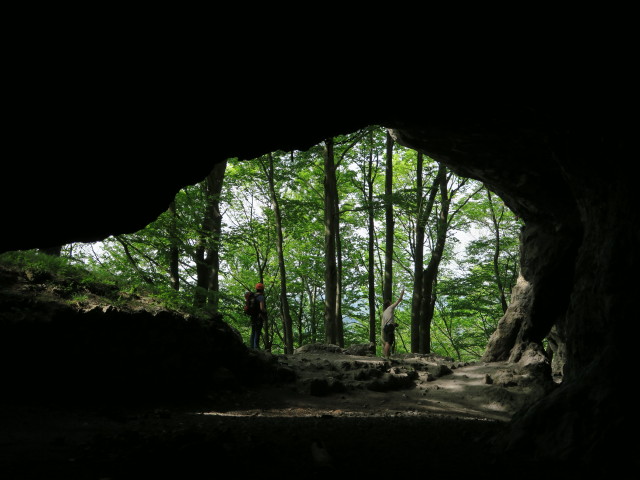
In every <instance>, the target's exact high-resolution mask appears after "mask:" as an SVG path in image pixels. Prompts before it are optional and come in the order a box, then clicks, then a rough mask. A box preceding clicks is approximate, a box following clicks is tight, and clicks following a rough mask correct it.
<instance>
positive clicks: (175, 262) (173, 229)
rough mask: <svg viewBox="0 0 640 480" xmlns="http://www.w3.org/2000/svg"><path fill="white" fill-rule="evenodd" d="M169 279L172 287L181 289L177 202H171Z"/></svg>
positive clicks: (176, 289)
mask: <svg viewBox="0 0 640 480" xmlns="http://www.w3.org/2000/svg"><path fill="white" fill-rule="evenodd" d="M169 215H170V219H169V281H170V282H171V288H173V289H174V290H175V291H176V292H177V291H178V290H180V270H179V266H180V249H179V248H178V226H177V216H178V213H177V211H176V202H175V200H174V201H173V202H171V203H170V204H169Z"/></svg>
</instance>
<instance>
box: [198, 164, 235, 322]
mask: <svg viewBox="0 0 640 480" xmlns="http://www.w3.org/2000/svg"><path fill="white" fill-rule="evenodd" d="M226 168H227V162H226V161H224V162H219V163H217V164H216V165H215V167H214V168H213V170H212V171H211V172H210V173H209V175H207V178H206V179H205V180H204V182H203V183H202V188H203V190H204V195H205V212H204V215H203V219H202V226H201V227H200V234H199V238H198V243H197V245H196V248H195V262H196V289H195V294H194V305H195V306H196V307H200V308H204V307H205V306H206V305H207V304H209V307H210V309H211V311H213V312H215V311H217V306H218V271H219V257H218V250H219V246H220V233H221V226H222V214H221V213H220V193H221V192H222V185H223V181H224V172H225V170H226Z"/></svg>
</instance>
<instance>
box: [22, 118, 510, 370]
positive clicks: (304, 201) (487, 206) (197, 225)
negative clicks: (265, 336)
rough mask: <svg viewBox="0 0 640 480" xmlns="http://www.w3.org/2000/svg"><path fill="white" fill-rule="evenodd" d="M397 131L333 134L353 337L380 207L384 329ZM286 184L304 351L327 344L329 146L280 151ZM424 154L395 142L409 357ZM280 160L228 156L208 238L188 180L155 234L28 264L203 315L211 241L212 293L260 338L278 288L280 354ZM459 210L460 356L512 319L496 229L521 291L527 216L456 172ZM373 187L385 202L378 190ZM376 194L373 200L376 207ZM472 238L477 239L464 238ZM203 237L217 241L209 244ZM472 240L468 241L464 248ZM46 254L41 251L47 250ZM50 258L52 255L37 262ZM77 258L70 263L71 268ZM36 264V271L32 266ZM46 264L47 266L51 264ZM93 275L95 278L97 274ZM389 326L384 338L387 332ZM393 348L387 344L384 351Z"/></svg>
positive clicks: (365, 338) (448, 269) (290, 279)
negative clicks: (261, 306) (245, 307)
mask: <svg viewBox="0 0 640 480" xmlns="http://www.w3.org/2000/svg"><path fill="white" fill-rule="evenodd" d="M385 138H386V130H385V129H384V128H382V127H377V126H371V127H368V128H366V129H363V130H362V131H359V132H354V133H352V134H349V135H341V136H337V137H335V139H334V144H335V158H336V167H337V169H336V179H337V182H338V192H339V202H340V204H339V210H340V239H341V252H342V258H341V259H342V270H341V272H340V273H341V282H342V291H341V295H342V316H343V321H344V337H345V345H349V344H362V343H368V342H369V324H370V319H369V305H368V290H367V281H368V280H367V278H368V273H369V272H368V268H369V267H368V265H369V258H368V251H367V244H368V241H369V238H368V224H367V220H368V214H369V209H371V211H372V212H373V215H374V222H375V227H374V238H373V241H374V245H375V252H374V257H375V258H374V266H373V268H374V276H375V278H376V288H377V290H378V299H377V300H376V305H375V309H376V315H377V318H376V319H375V324H376V325H379V315H380V313H381V312H380V310H381V304H382V298H380V295H381V288H382V281H381V279H382V275H383V259H384V249H385V245H384V241H385V240H384V218H385V217H384V208H383V206H384V200H385V198H384V191H385V190H384V163H385V162H384V156H385ZM271 155H273V157H274V164H275V165H276V170H275V172H274V179H273V180H274V183H275V185H274V186H275V191H276V192H277V195H278V203H279V205H280V208H281V211H282V222H283V238H284V245H283V249H284V251H283V255H284V258H285V263H286V271H287V301H288V304H289V308H290V313H291V317H292V319H293V331H294V348H295V347H299V346H301V345H304V344H307V343H311V342H321V341H324V308H325V306H324V298H323V296H324V274H325V264H324V241H325V239H324V235H325V230H324V229H325V227H324V189H323V181H324V170H323V165H324V160H323V156H322V155H323V151H322V148H321V145H317V146H314V147H312V148H310V149H309V150H307V151H304V152H301V151H294V152H273V153H272V154H271ZM417 160H418V155H417V152H415V151H413V150H409V149H406V148H404V147H402V146H400V145H397V144H396V145H395V146H394V170H393V175H394V194H393V204H394V216H395V240H394V252H393V258H394V279H393V285H394V290H397V291H396V293H399V288H400V286H405V288H406V293H405V301H403V302H402V303H401V304H400V306H399V307H398V309H397V310H396V313H397V318H398V320H399V321H400V327H399V329H398V331H397V332H398V335H397V338H398V343H397V345H396V351H397V352H403V351H410V349H411V346H410V345H409V341H410V324H411V318H410V317H411V312H410V310H411V285H412V284H413V270H414V268H413V263H414V258H413V253H412V249H411V247H412V244H413V242H414V241H415V235H416V218H417V201H416V191H417V190H416V165H417ZM423 160H424V165H423V173H424V175H423V177H424V192H425V193H424V195H425V196H426V192H427V191H428V189H429V188H430V186H431V185H432V183H433V181H434V178H435V175H436V172H437V169H438V164H437V163H436V162H435V161H433V160H432V159H430V158H428V157H424V158H423ZM266 161H267V156H264V157H261V158H257V159H254V160H247V161H239V160H237V159H229V160H228V163H227V169H226V172H225V177H224V184H223V190H222V194H221V198H220V210H221V212H222V214H223V224H222V233H221V238H219V239H218V238H211V237H203V236H202V231H201V230H202V222H203V217H204V215H205V204H206V203H207V202H206V200H207V193H206V189H204V188H203V185H202V184H198V185H193V186H188V187H185V188H183V189H182V190H180V191H179V192H178V193H177V195H176V197H175V202H174V203H175V212H176V213H175V214H173V213H172V212H169V211H167V212H165V213H163V214H162V215H160V217H159V218H158V219H157V220H156V221H154V222H152V223H151V224H149V225H148V226H147V227H145V228H144V229H143V230H141V231H139V232H135V233H131V234H127V235H119V236H118V237H110V238H108V239H106V240H105V241H103V242H101V243H100V249H99V250H92V246H90V245H81V244H74V245H69V246H67V247H66V249H65V252H64V255H65V256H66V257H67V258H66V259H55V257H49V256H44V257H46V258H44V259H31V260H29V261H30V262H31V263H33V264H34V265H39V264H40V263H42V262H57V261H59V262H62V263H61V265H59V266H58V268H65V267H64V265H67V266H69V265H71V264H76V265H81V266H82V267H83V268H85V269H87V270H88V271H90V272H91V275H95V276H98V277H103V278H105V279H109V280H108V281H110V282H112V284H114V285H115V284H116V280H115V279H117V283H118V284H119V285H120V288H121V289H123V290H127V291H130V292H134V291H145V292H147V294H149V295H151V296H153V297H154V298H156V299H158V300H159V301H161V302H162V303H163V304H165V305H167V306H169V307H172V308H176V309H179V310H182V311H191V312H193V313H194V314H196V315H199V316H206V315H210V314H211V313H212V312H211V310H210V308H211V307H209V306H207V307H205V308H204V309H203V308H201V307H198V308H196V307H194V296H195V294H196V289H197V288H198V287H196V281H195V280H196V276H197V268H198V263H197V260H196V250H197V248H198V246H199V245H205V246H207V247H211V248H213V249H216V250H217V252H218V254H219V267H220V268H219V271H218V272H217V278H218V280H219V288H218V290H217V291H207V292H204V293H206V295H207V296H208V297H209V298H211V299H215V300H216V301H217V304H216V305H217V311H218V313H220V314H222V315H223V318H224V320H225V321H226V322H227V323H229V324H230V325H231V326H233V327H235V328H236V329H237V330H238V331H239V332H240V333H241V334H242V335H243V336H244V338H247V339H248V336H249V324H248V321H247V317H246V316H245V315H244V314H243V313H242V298H243V294H244V292H245V291H246V290H248V289H251V290H252V289H253V288H254V285H255V283H256V282H257V281H263V282H264V283H265V284H266V287H267V291H266V298H267V306H268V310H269V322H270V323H269V332H270V335H271V337H272V338H271V340H272V341H273V345H274V348H273V351H274V353H279V352H280V348H281V345H282V343H283V342H282V325H281V315H280V314H281V312H280V308H281V306H280V299H279V297H280V293H281V285H280V279H279V271H278V263H277V255H276V247H275V245H276V242H275V239H276V236H275V234H276V232H275V224H274V215H273V205H272V204H271V201H272V199H271V198H270V196H269V194H268V188H267V187H268V185H267V181H266V178H265V173H264V172H265V167H266ZM449 188H450V190H451V191H452V192H453V191H455V195H453V197H452V206H451V211H455V212H456V215H455V218H454V219H453V221H452V222H451V224H450V225H449V228H448V235H449V236H448V239H447V244H446V248H445V252H444V258H443V263H442V267H441V273H440V275H439V277H438V281H437V285H436V290H435V294H436V298H437V303H436V311H435V316H434V321H433V325H432V346H431V347H432V351H434V352H436V353H440V354H442V355H447V356H451V357H454V358H458V359H461V360H472V359H477V358H478V357H479V356H480V355H481V354H482V352H483V349H484V346H485V345H486V342H487V339H488V338H489V336H490V335H491V333H492V332H493V331H494V330H495V327H496V324H497V321H498V320H499V318H500V317H501V316H502V310H501V305H500V295H499V292H498V290H497V289H496V275H495V268H494V265H493V256H494V253H495V246H496V241H495V235H494V232H493V230H492V229H493V228H494V227H495V226H496V225H497V226H498V228H499V229H500V252H499V262H498V272H499V279H500V281H501V282H502V283H503V286H504V291H505V292H507V300H508V292H510V288H511V286H512V285H513V284H514V283H515V279H516V278H517V266H518V231H519V228H520V223H519V222H518V221H517V219H515V218H514V217H513V214H511V212H509V211H508V209H507V208H506V207H505V206H504V204H503V203H502V202H501V201H500V199H499V198H498V197H497V196H495V195H493V197H488V195H487V194H486V192H485V191H484V190H483V188H482V185H481V184H479V183H478V182H475V181H471V180H468V179H461V178H458V177H456V176H451V178H450V179H449ZM370 189H372V192H371V193H372V200H370V199H369V196H368V194H369V190H370ZM370 202H371V203H370ZM439 211H440V205H439V204H438V203H436V205H435V207H434V213H433V215H432V218H431V220H430V222H429V223H428V224H427V232H426V233H427V238H426V241H427V245H426V248H425V259H426V260H428V257H429V251H430V250H429V249H430V247H431V243H430V242H432V241H433V238H434V237H433V235H434V233H435V226H436V224H435V220H434V219H435V218H437V214H438V212H439ZM465 238H470V240H466V241H465V242H464V243H462V242H463V239H465ZM203 242H204V243H203ZM172 247H177V248H178V250H179V259H180V264H179V276H180V283H179V289H178V290H176V289H175V288H174V285H172V284H171V281H170V277H171V275H170V271H169V263H170V258H171V257H170V254H171V248H172ZM462 247H464V248H462ZM41 256H42V255H41ZM38 262H40V263H38ZM64 262H66V263H64ZM32 268H36V267H34V266H32ZM38 268H39V267H38ZM85 275H88V274H85ZM379 336H380V332H376V335H375V337H376V338H379ZM377 343H379V341H378V342H377ZM377 347H378V348H380V346H379V345H378V346H377Z"/></svg>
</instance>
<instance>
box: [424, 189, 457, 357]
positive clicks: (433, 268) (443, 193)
mask: <svg viewBox="0 0 640 480" xmlns="http://www.w3.org/2000/svg"><path fill="white" fill-rule="evenodd" d="M450 204H451V199H450V197H449V192H448V189H447V179H446V178H443V179H442V180H441V181H440V213H439V215H438V226H437V231H436V242H435V246H434V248H433V251H432V252H431V258H430V259H429V264H428V265H427V268H425V269H424V271H423V272H422V298H421V302H420V307H421V308H420V349H419V350H420V352H419V353H431V321H432V320H433V295H434V288H435V282H436V277H437V275H438V268H439V266H440V262H441V261H442V254H443V253H444V246H445V243H446V240H447V229H448V226H449V218H448V217H449V206H450Z"/></svg>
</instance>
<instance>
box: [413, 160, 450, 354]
mask: <svg viewBox="0 0 640 480" xmlns="http://www.w3.org/2000/svg"><path fill="white" fill-rule="evenodd" d="M422 169H423V158H422V154H418V167H417V172H416V173H417V179H418V181H417V184H416V186H417V198H416V201H417V204H418V213H417V219H416V242H415V253H414V259H415V261H414V263H415V266H414V274H413V295H412V297H411V352H412V353H417V352H419V351H420V320H421V318H422V317H421V308H422V298H423V297H422V289H423V269H424V241H425V230H426V225H427V222H428V220H429V217H430V216H431V211H432V210H433V205H434V204H435V200H436V195H437V193H438V190H439V187H440V184H441V182H442V181H443V180H444V179H445V175H446V168H445V167H444V165H442V164H441V165H440V166H439V167H438V173H437V175H436V177H435V179H434V181H433V184H432V185H431V187H430V189H429V195H428V197H427V198H426V199H425V198H424V197H423V195H422V191H423V181H422V173H423V172H422Z"/></svg>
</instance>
